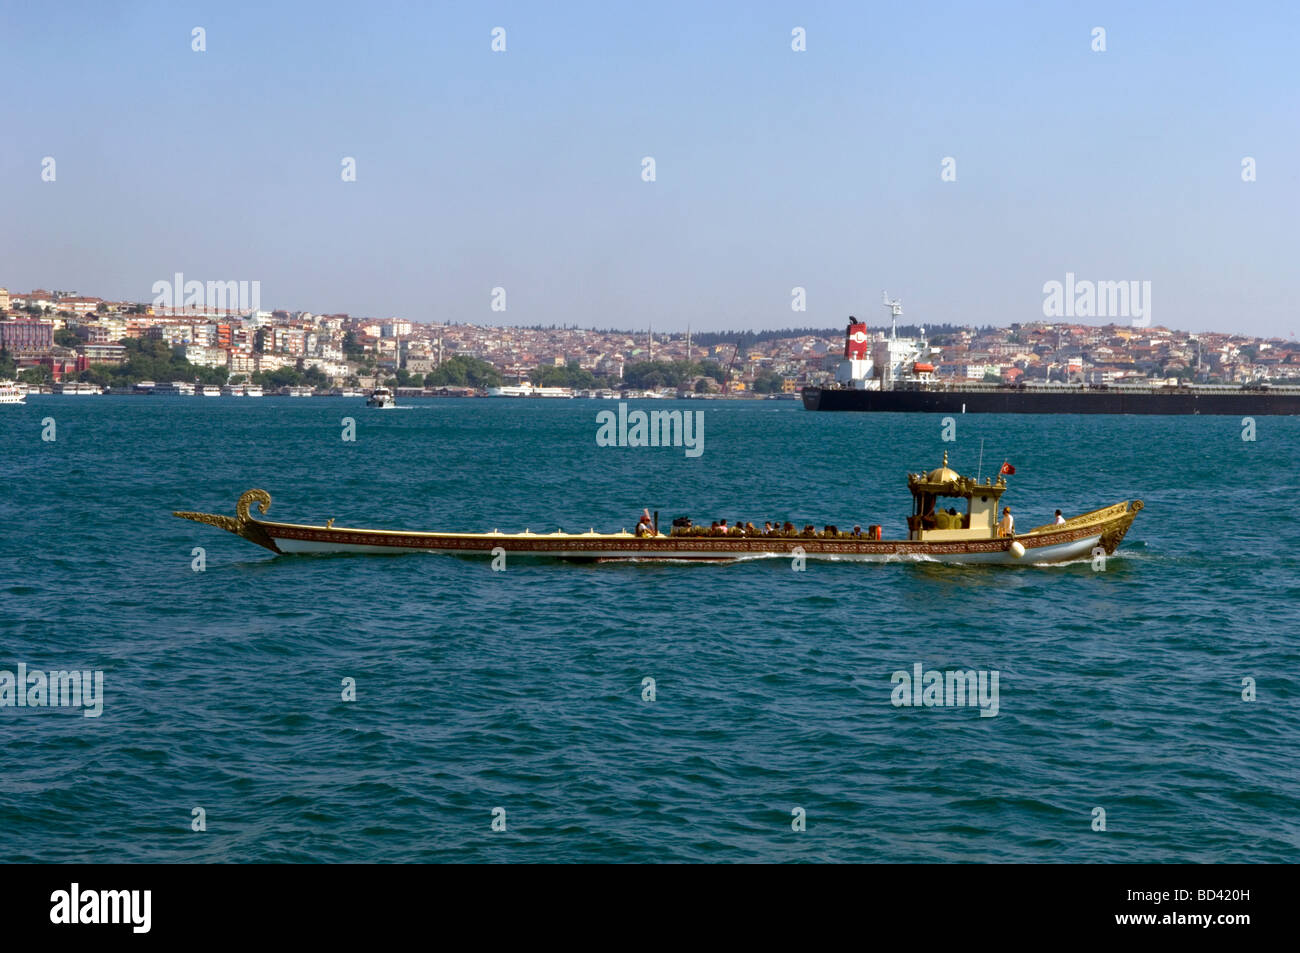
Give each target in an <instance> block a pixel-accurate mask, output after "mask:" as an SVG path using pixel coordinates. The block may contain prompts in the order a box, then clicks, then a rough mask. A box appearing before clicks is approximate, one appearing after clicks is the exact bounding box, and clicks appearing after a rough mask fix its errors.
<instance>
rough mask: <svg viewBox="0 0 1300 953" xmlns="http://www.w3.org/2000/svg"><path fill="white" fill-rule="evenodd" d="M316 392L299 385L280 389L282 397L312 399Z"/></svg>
mask: <svg viewBox="0 0 1300 953" xmlns="http://www.w3.org/2000/svg"><path fill="white" fill-rule="evenodd" d="M315 393H316V391H315V390H314V389H313V388H311V387H304V386H300V385H298V384H294V385H292V386H290V385H288V384H286V385H285V386H283V387H281V388H280V396H281V397H311V396H313V395H314V394H315Z"/></svg>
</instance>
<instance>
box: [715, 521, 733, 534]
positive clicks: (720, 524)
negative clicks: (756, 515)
mask: <svg viewBox="0 0 1300 953" xmlns="http://www.w3.org/2000/svg"><path fill="white" fill-rule="evenodd" d="M718 529H720V530H721V531H722V535H723V536H726V535H727V534H728V533H730V532H731V529H730V528H729V527H728V526H727V521H726V520H718Z"/></svg>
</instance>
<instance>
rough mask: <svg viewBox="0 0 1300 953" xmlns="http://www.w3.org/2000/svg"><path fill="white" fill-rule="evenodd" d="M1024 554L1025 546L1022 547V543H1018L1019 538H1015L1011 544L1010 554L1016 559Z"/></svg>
mask: <svg viewBox="0 0 1300 953" xmlns="http://www.w3.org/2000/svg"><path fill="white" fill-rule="evenodd" d="M1024 554H1025V547H1024V546H1023V545H1021V543H1020V541H1019V540H1016V541H1015V542H1013V543H1012V544H1011V555H1012V556H1015V557H1016V558H1017V559H1019V558H1020V557H1021V556H1023V555H1024Z"/></svg>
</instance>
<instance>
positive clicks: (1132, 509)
mask: <svg viewBox="0 0 1300 953" xmlns="http://www.w3.org/2000/svg"><path fill="white" fill-rule="evenodd" d="M1143 505H1144V504H1143V503H1142V501H1141V500H1134V501H1133V502H1131V503H1130V504H1129V505H1128V510H1127V511H1125V512H1124V514H1123V515H1121V516H1120V517H1119V518H1118V519H1116V520H1115V521H1114V522H1113V523H1110V524H1108V525H1107V526H1106V529H1105V530H1104V531H1103V532H1102V534H1101V540H1100V541H1099V542H1098V544H1097V545H1099V546H1100V547H1101V548H1102V549H1104V550H1105V551H1106V555H1107V556H1114V555H1115V550H1117V549H1119V544H1120V543H1122V542H1123V541H1124V535H1125V534H1126V533H1127V532H1128V529H1129V527H1130V526H1132V525H1133V518H1134V517H1135V516H1137V515H1138V510H1140V509H1142V507H1143Z"/></svg>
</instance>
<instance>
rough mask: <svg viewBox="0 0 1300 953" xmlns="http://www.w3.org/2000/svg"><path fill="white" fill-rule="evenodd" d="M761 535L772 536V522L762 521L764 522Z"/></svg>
mask: <svg viewBox="0 0 1300 953" xmlns="http://www.w3.org/2000/svg"><path fill="white" fill-rule="evenodd" d="M763 535H764V536H771V535H772V521H771V520H764V521H763Z"/></svg>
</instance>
